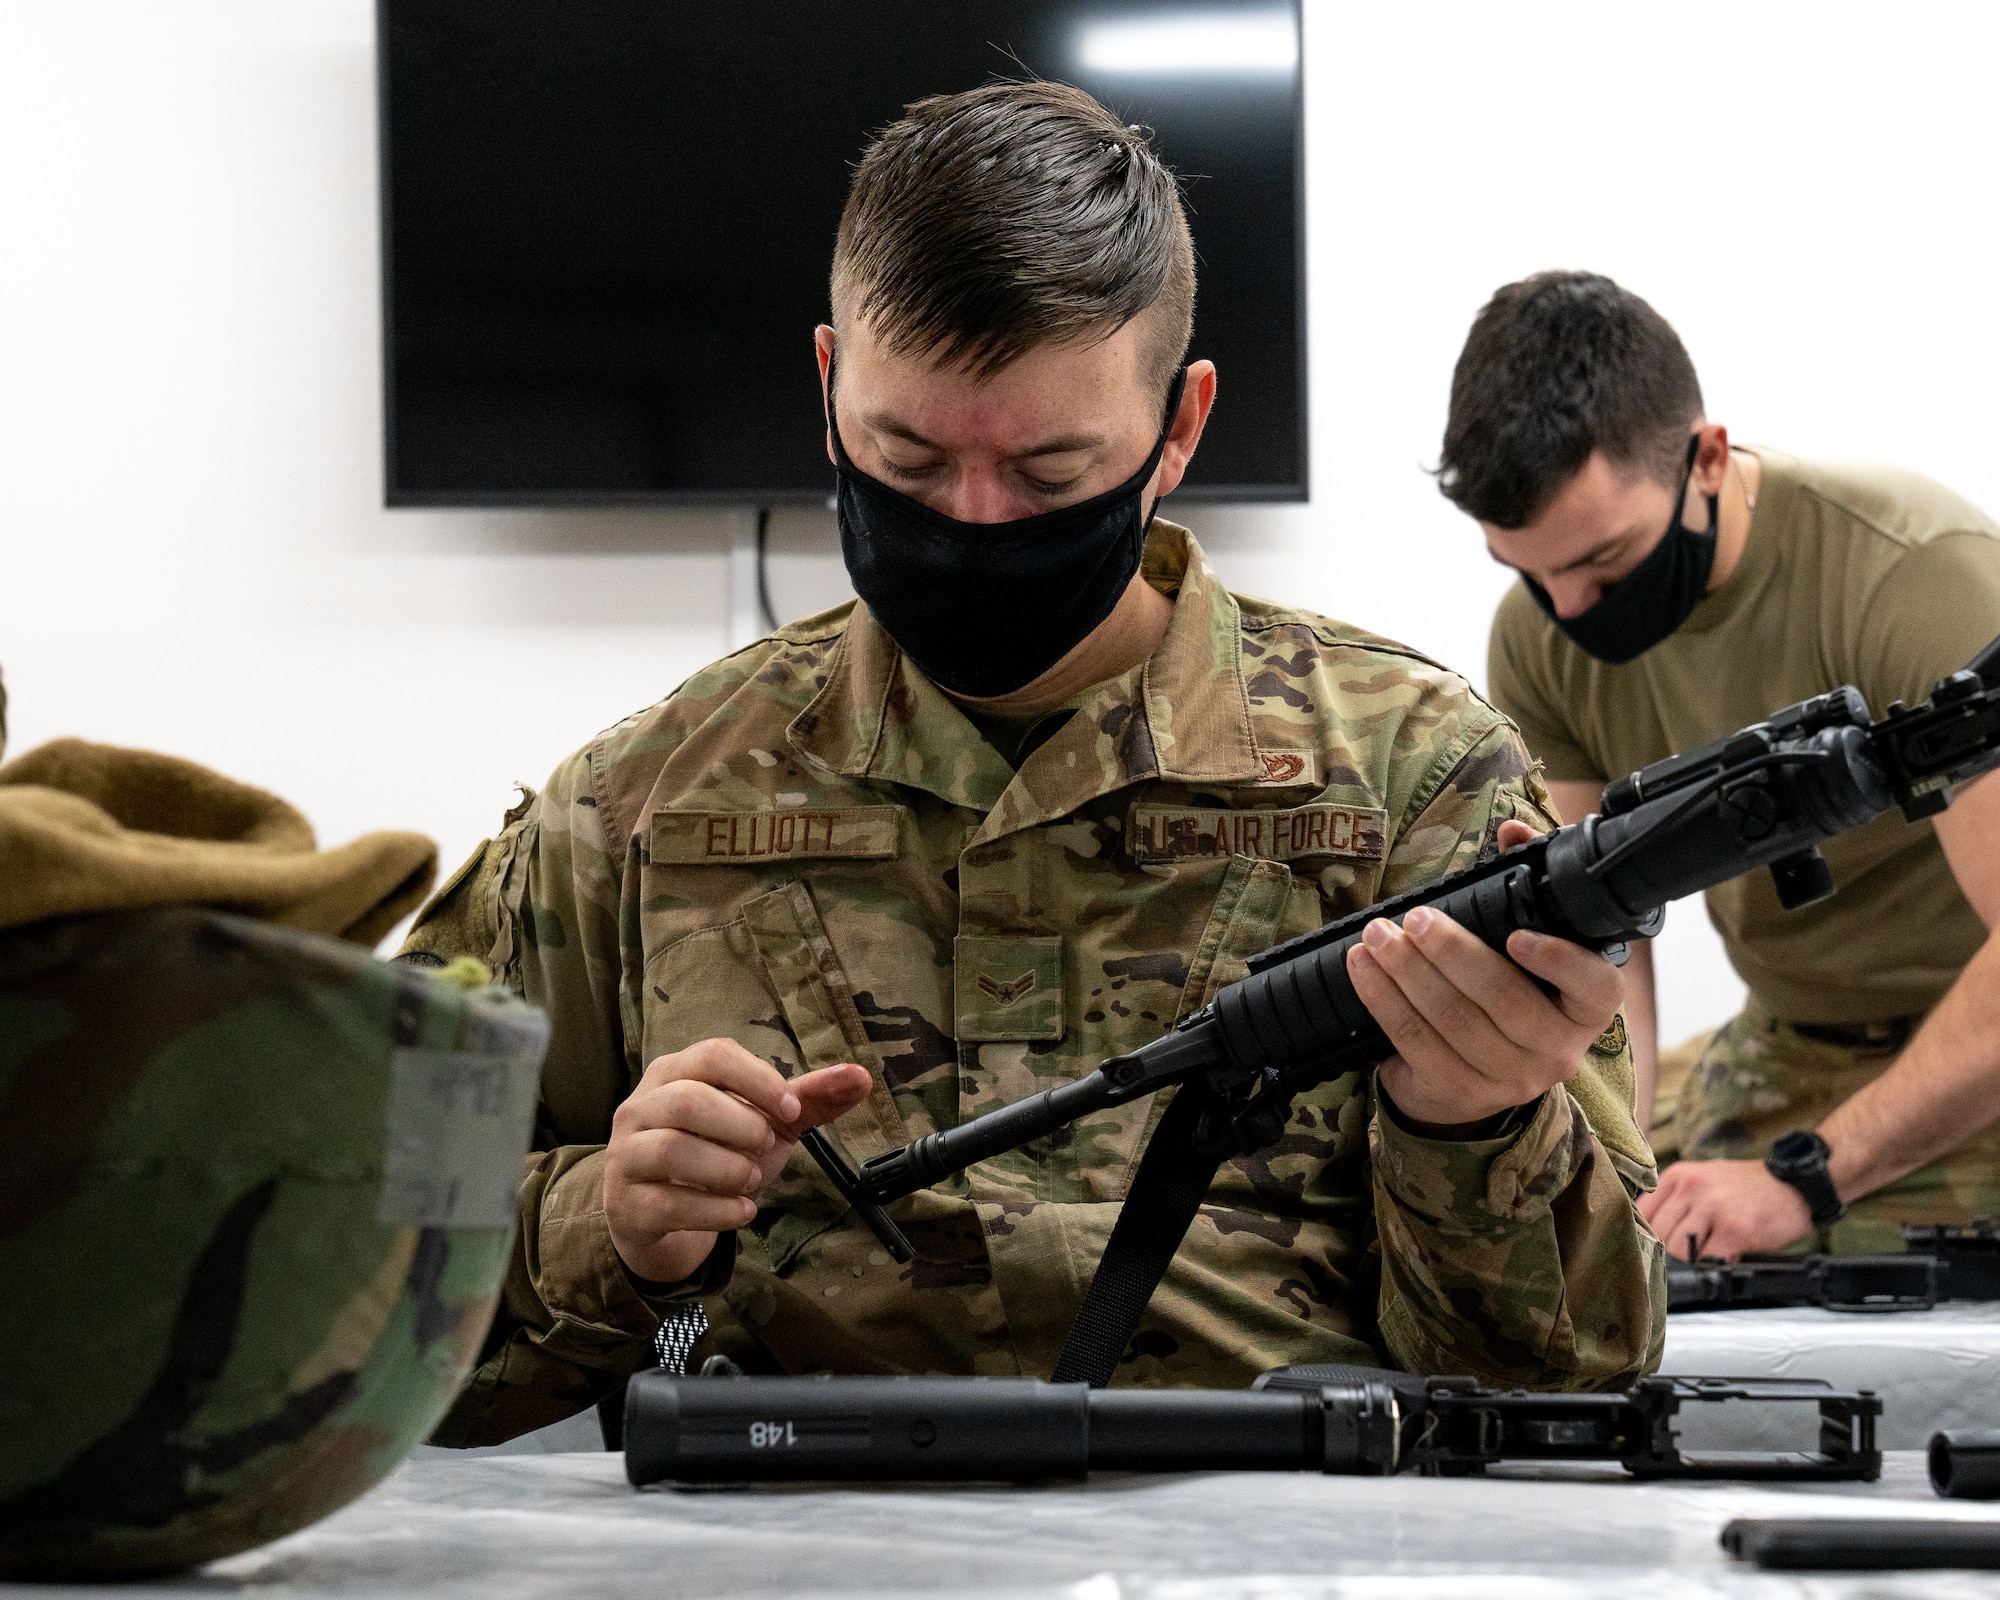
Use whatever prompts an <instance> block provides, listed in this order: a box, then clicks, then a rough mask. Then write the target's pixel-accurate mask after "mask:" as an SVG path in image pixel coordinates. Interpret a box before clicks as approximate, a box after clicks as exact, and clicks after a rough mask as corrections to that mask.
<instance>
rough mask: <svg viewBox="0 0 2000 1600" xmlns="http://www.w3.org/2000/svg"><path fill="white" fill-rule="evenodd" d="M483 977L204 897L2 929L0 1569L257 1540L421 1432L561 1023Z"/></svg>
mask: <svg viewBox="0 0 2000 1600" xmlns="http://www.w3.org/2000/svg"><path fill="white" fill-rule="evenodd" d="M485 976H486V975H485V974H484V973H479V972H475V973H474V974H472V975H470V979H469V981H471V982H472V983H473V984H475V985H479V984H482V983H483V980H484V978H485ZM467 981H468V977H467V975H466V974H464V973H463V972H462V971H461V972H454V973H452V974H450V975H449V977H447V976H444V975H432V974H428V973H424V972H420V971H416V970H413V969H410V968H407V967H397V966H391V965H390V964H389V963H387V962H383V961H377V960H375V959H374V958H373V957H371V956H369V955H368V954H367V953H365V952H364V951H361V950H357V949H356V948H355V947H354V946H353V945H351V944H346V943H342V942H340V941H337V940H333V939H326V938H320V937H316V936H313V935H310V934H303V933H297V932H294V931H292V930H290V929H286V928H279V927H274V926H272V925H270V924H269V923H261V922H253V921H248V920H246V919H243V918H240V917H233V916H228V915H224V914H222V913H220V912H215V911H209V910H203V909H201V908H198V907H190V906H169V907H162V908H156V909H150V910H141V911H129V912H110V913H103V914H99V915H95V916H86V917H70V918H60V919H56V920H52V921H47V922H41V923H36V924H34V925H33V926H30V927H23V928H14V929H8V930H4V931H0V1145H4V1149H5V1152H6V1155H5V1159H4V1160H0V1283H4V1284H6V1286H7V1305H8V1308H9V1310H10V1312H11V1313H12V1314H11V1315H9V1317H8V1318H7V1322H6V1356H5V1361H6V1379H5V1382H4V1384H0V1577H27V1576H34V1577H61V1578H81V1577H91V1576H101V1575H118V1576H129V1575H133V1574H137V1573H145V1572H159V1571H166V1570H171V1569H176V1568H182V1567H189V1566H193V1565H196V1564H198V1563H200V1562H203V1561H208V1560H212V1559H214V1558H216V1557H218V1556H223V1555H228V1554H230V1553H231V1552H233V1551H237V1550H242V1549H245V1548H247V1547H249V1546H251V1545H255V1544H261V1543H264V1542H265V1541H267V1540H270V1539H275V1538H277V1537H279V1536H280V1535H282V1534H286V1533H289V1532H291V1531H292V1530H293V1529H295V1528H299V1527H303V1526H304V1525H305V1524H307V1523H309V1522H312V1521H314V1520H315V1519H317V1518H319V1517H322V1516H325V1515H326V1514H327V1513H328V1512H330V1511H333V1510H335V1509H336V1508H337V1507H339V1506H341V1505H344V1504H345V1503H346V1502H347V1501H349V1500H352V1499H353V1498H354V1497H355V1496H356V1495H358V1494H360V1493H361V1492H362V1491H363V1490H365V1489H367V1488H368V1487H369V1486H370V1485H371V1484H374V1483H376V1482H377V1481H379V1480H380V1479H381V1478H382V1477H383V1476H384V1475H386V1474H387V1473H388V1472H389V1471H390V1470H391V1469H393V1468H394V1467H395V1465H396V1464H397V1463H398V1462H399V1461H400V1460H401V1459H402V1458H403V1457H404V1455H406V1454H407V1453H408V1452H409V1450H410V1449H411V1448H412V1447H413V1446H414V1445H416V1444H417V1443H418V1442H419V1441H421V1440H422V1439H423V1437H424V1435H425V1434H426V1433H427V1432H428V1431H429V1430H430V1428H431V1426H432V1424H433V1423H435V1422H436V1420H437V1419H438V1417H439V1416H440V1415H441V1414H442V1413H443V1411H444V1409H445V1406H446V1405H447V1403H448V1402H449V1401H450V1399H451V1397H452V1395H453V1393H454V1392H455V1391H456V1389H457V1387H458V1385H459V1383H460V1382H461V1381H462V1380H463V1378H464V1377H465V1375H466V1373H467V1371H468V1370H469V1369H470V1368H471V1366H472V1364H473V1362H474V1361H475V1360H476V1358H477V1356H478V1352H479V1349H480V1341H481V1338H482V1336H483V1335H484V1333H485V1331H486V1326H487V1322H488V1319H489V1317H490V1316H491V1314H492V1308H493V1304H494V1298H495V1295H496V1293H497V1291H498V1288H499V1285H500V1282H501V1277H502V1274H503V1272H504V1271H505V1268H506V1264H507V1259H508V1242H509V1238H510V1234H511V1231H512V1223H513V1219H514V1205H515V1199H516V1195H517V1193H518V1190H519V1186H520V1176H521V1157H522V1154H523V1152H524V1151H525V1150H526V1148H527V1145H528V1140H529V1132H530V1127H531V1124H532V1119H533V1116H534V1108H535V1084H536V1078H537V1068H538V1067H539V1064H540V1060H541V1053H542V1048H543V1046H544V1044H545V1042H546V1038H547V1025H546V1023H545V1021H544V1019H543V1018H542V1017H541V1016H540V1015H539V1014H538V1013H536V1012H535V1011H533V1010H532V1009H531V1008H529V1007H528V1006H525V1005H523V1004H522V1003H521V1002H520V1001H519V1000H517V999H515V998H514V997H513V996H512V995H509V994H508V993H506V992H505V991H504V990H502V989H498V988H492V987H484V986H480V987H474V988H471V989H468V988H467V987H466V986H465V984H466V982H467Z"/></svg>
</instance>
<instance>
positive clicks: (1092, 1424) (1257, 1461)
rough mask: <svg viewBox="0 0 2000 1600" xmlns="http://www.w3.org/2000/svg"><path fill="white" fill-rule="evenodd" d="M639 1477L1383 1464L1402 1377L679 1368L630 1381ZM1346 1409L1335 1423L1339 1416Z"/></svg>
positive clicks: (797, 1477) (889, 1478)
mask: <svg viewBox="0 0 2000 1600" xmlns="http://www.w3.org/2000/svg"><path fill="white" fill-rule="evenodd" d="M625 1408H626V1410H625V1472H626V1476H627V1477H629V1478H630V1479H631V1481H632V1482H633V1483H635V1484H645V1483H654V1482H658V1481H661V1480H663V1479H671V1480H673V1481H675V1482H677V1483H739V1482H801V1481H827V1482H855V1481H861V1482H898V1481H916V1482H925V1483H934V1482H969V1481H976V1482H1032V1481H1035V1480H1037V1479H1046V1478H1067V1479H1076V1478H1082V1477H1084V1476H1085V1475H1086V1474H1088V1473H1091V1472H1120V1471H1129V1472H1344V1473H1385V1472H1392V1471H1394V1470H1395V1467H1396V1457H1397V1448H1398V1444H1399V1432H1398V1414H1397V1410H1396V1397H1395V1394H1394V1392H1393V1391H1392V1390H1391V1389H1389V1388H1388V1387H1387V1386H1385V1385H1380V1384H1367V1383H1361V1384H1349V1385H1345V1386H1335V1387H1334V1388H1333V1389H1332V1390H1331V1391H1330V1393H1329V1394H1328V1395H1325V1396H1323V1395H1322V1394H1321V1393H1320V1392H1318V1391H1314V1392H1312V1393H1295V1392H1290V1391H1283V1390H1275V1389H1274V1390H1271V1391H1269V1392H1254V1391H1248V1390H1220V1391H1218V1390H1202V1389H1169V1390H1145V1389H1096V1390H1093V1389H1091V1388H1090V1387H1089V1386H1088V1385H1087V1384H1082V1383H1044V1382H1042V1381H1041V1380H1040V1379H1038V1378H748V1379H741V1380H730V1379H716V1378H682V1377H678V1376H676V1375H674V1374H671V1373H664V1372H642V1373H640V1374H638V1375H637V1376H636V1377H634V1378H633V1379H632V1381H631V1382H630V1383H629V1384H628V1385H627V1386H626V1399H625ZM1329 1416H1331V1417H1332V1418H1333V1421H1332V1425H1331V1426H1330V1427H1329V1425H1328V1421H1327V1419H1328V1417H1329Z"/></svg>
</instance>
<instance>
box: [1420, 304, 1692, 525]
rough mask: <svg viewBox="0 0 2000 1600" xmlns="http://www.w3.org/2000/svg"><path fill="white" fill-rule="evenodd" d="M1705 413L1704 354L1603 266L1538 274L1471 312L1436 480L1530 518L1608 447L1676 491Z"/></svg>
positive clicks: (1460, 502)
mask: <svg viewBox="0 0 2000 1600" xmlns="http://www.w3.org/2000/svg"><path fill="white" fill-rule="evenodd" d="M1701 412H1702V404H1701V383H1700V381H1699V380H1698V379H1697V378H1696V377H1695V375H1694V363H1693V362H1692V361H1690V360H1689V359H1688V353H1687V351H1686V349H1684V348H1683V347H1682V345H1681V341H1680V338H1679V336H1678V335H1677V334H1676V333H1675V332H1674V330H1673V329H1672V328H1671V327H1669V326H1668V324H1667V319H1666V318H1665V317H1663V316H1661V315H1660V314H1659V312H1657V311H1655V310H1654V309H1653V308H1652V307H1651V306H1649V305H1647V304H1646V302H1645V301H1643V300H1641V299H1640V298H1639V297H1638V296H1637V295H1636V294H1634V293H1632V291H1631V290H1629V289H1621V288H1620V287H1619V286H1618V285H1617V284H1615V283H1613V282H1612V281H1611V280H1610V279H1609V278H1606V277H1603V276H1601V275H1599V274H1597V273H1594V272H1538V273H1536V274H1535V276H1533V277H1532V278H1523V279H1522V280H1521V281H1520V282H1519V283H1510V284H1508V285H1507V286H1506V288H1504V289H1501V290H1500V291H1499V292H1498V293H1496V294H1495V295H1494V296H1493V298H1492V299H1491V300H1489V301H1487V302H1486V304H1485V306H1484V307H1483V308H1482V309H1481V310H1480V313H1479V315H1478V316H1477V317H1475V318H1473V321H1472V331H1471V332H1470V333H1468V334H1467V335H1466V336H1465V349H1464V350H1463V351H1462V352H1461V353H1460V355H1459V358H1458V366H1457V367H1456V368H1455V369H1454V370H1453V372H1452V375H1451V412H1450V415H1449V416H1448V417H1447V418H1446V419H1445V425H1444V451H1443V454H1442V457H1441V459H1440V461H1439V463H1438V469H1437V479H1438V487H1439V488H1440V489H1442V490H1443V491H1444V494H1445V497H1446V498H1447V499H1448V500H1450V501H1451V502H1452V503H1453V504H1454V505H1456V506H1457V507H1458V508H1459V509H1460V510H1461V511H1464V512H1467V513H1468V514H1470V515H1471V516H1473V517H1476V518H1477V519H1478V520H1479V521H1481V522H1484V523H1488V524H1490V525H1492V526H1493V527H1496V528H1522V527H1526V526H1527V525H1528V524H1529V523H1530V522H1532V521H1534V520H1535V517H1536V515H1537V514H1538V513H1539V512H1540V511H1541V509H1542V508H1543V507H1544V506H1546V505H1547V504H1548V503H1549V501H1550V500H1551V499H1553V498H1554V497H1555V495H1556V493H1557V491H1559V490H1560V489H1561V488H1562V487H1563V485H1564V484H1566V483H1568V482H1569V480H1570V479H1571V478H1573V477H1575V476H1576V474H1577V473H1578V472H1580V471H1582V470H1583V464H1584V463H1585V462H1586V461H1588V460H1589V459H1590V457H1591V454H1592V452H1594V451H1598V450H1602V451H1603V452H1604V454H1605V457H1606V458H1607V459H1608V460H1610V461H1612V462H1614V463H1615V464H1617V465H1618V466H1621V467H1627V468H1637V469H1639V470H1642V471H1644V472H1646V473H1649V474H1650V475H1651V476H1652V477H1653V478H1654V479H1655V480H1656V481H1658V482H1660V483H1663V484H1665V485H1666V486H1667V487H1668V488H1673V487H1675V486H1676V485H1677V484H1678V483H1679V482H1680V473H1681V469H1682V464H1683V463H1684V462H1685V461H1686V459H1687V451H1688V433H1689V431H1690V430H1691V429H1692V427H1693V426H1694V421H1695V418H1697V417H1698V416H1700V415H1701Z"/></svg>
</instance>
